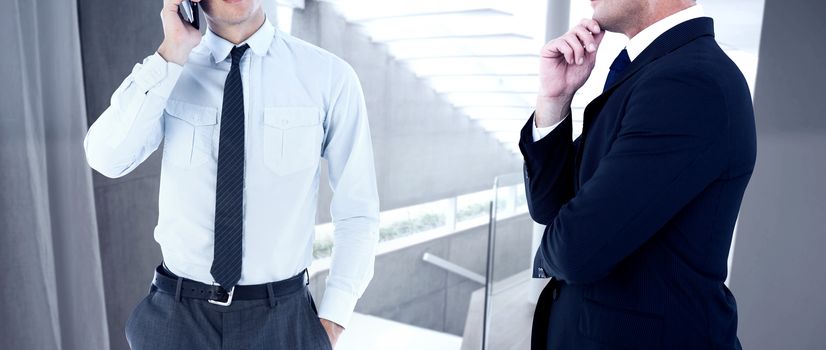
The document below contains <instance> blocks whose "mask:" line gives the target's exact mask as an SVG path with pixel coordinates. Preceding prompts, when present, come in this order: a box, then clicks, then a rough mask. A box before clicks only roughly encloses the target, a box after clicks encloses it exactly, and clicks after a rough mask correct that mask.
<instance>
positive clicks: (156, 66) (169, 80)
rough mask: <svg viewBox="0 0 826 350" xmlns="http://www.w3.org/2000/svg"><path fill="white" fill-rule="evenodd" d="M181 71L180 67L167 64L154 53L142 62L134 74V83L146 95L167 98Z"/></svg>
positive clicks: (174, 64) (175, 64) (170, 63)
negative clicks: (141, 65)
mask: <svg viewBox="0 0 826 350" xmlns="http://www.w3.org/2000/svg"><path fill="white" fill-rule="evenodd" d="M182 71H183V67H182V66H181V65H179V64H177V63H172V62H167V61H166V60H165V59H164V58H163V57H161V55H160V54H158V53H157V52H155V54H153V55H152V56H149V57H147V58H146V59H144V60H143V67H141V69H140V71H138V72H136V73H135V83H136V84H138V86H140V88H141V90H143V91H144V92H146V93H149V92H151V93H152V94H153V95H157V96H160V97H163V98H168V97H169V94H170V93H172V89H173V88H174V87H175V83H177V82H178V77H180V76H181V72H182Z"/></svg>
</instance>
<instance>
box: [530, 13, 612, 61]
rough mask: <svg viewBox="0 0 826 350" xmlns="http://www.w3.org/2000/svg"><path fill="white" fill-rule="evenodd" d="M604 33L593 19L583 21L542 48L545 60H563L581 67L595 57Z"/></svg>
mask: <svg viewBox="0 0 826 350" xmlns="http://www.w3.org/2000/svg"><path fill="white" fill-rule="evenodd" d="M604 36H605V31H603V30H602V28H601V27H600V26H599V23H597V22H596V21H594V20H593V19H583V20H582V21H580V23H579V24H578V25H576V26H575V27H574V28H572V29H571V30H570V31H569V32H568V33H566V34H565V35H563V36H561V37H559V38H556V39H554V40H551V41H550V42H548V43H547V44H545V46H544V47H543V48H542V52H541V55H542V57H545V58H564V59H565V62H567V63H568V64H576V65H581V64H583V63H585V62H586V61H587V60H589V59H591V60H592V59H593V57H595V53H596V52H597V50H598V49H599V45H600V43H602V38H603V37H604Z"/></svg>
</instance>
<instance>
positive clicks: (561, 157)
mask: <svg viewBox="0 0 826 350" xmlns="http://www.w3.org/2000/svg"><path fill="white" fill-rule="evenodd" d="M533 118H534V117H533V116H531V118H530V119H529V120H528V122H527V124H525V126H524V127H523V128H522V135H521V139H520V141H519V149H520V150H521V151H522V155H523V157H524V158H525V166H524V172H525V192H526V196H527V198H528V210H529V211H530V213H531V217H532V218H533V220H534V221H536V222H538V223H540V224H543V225H547V224H549V223H550V222H551V221H552V220H553V218H554V217H555V216H556V215H557V212H558V211H559V208H560V207H561V206H562V205H563V204H565V203H566V202H568V201H569V200H570V199H571V198H572V197H573V195H574V156H575V154H576V147H577V144H578V142H572V141H571V132H572V122H571V117H570V116H569V117H567V118H565V119H563V120H562V123H561V124H559V125H558V126H556V127H555V128H554V129H553V130H552V131H551V132H550V134H548V135H547V136H545V137H543V138H542V139H540V140H538V141H536V142H534V138H533V125H534V121H533Z"/></svg>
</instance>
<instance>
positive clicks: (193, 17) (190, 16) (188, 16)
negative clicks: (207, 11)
mask: <svg viewBox="0 0 826 350" xmlns="http://www.w3.org/2000/svg"><path fill="white" fill-rule="evenodd" d="M178 14H180V15H181V18H183V19H184V22H187V23H189V24H190V25H192V26H193V27H195V29H201V28H200V23H199V22H200V21H199V20H200V15H199V14H198V3H197V2H192V1H190V0H184V1H182V2H181V6H178Z"/></svg>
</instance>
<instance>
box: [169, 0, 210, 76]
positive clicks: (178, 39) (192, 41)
mask: <svg viewBox="0 0 826 350" xmlns="http://www.w3.org/2000/svg"><path fill="white" fill-rule="evenodd" d="M182 1H183V0H164V1H163V10H161V22H162V23H163V35H164V38H163V42H162V43H161V46H160V47H159V48H158V53H159V54H160V55H161V57H163V58H164V59H165V60H167V61H168V62H173V63H177V64H179V65H183V64H184V63H186V60H187V59H188V58H189V52H190V51H192V49H193V48H195V46H198V43H199V42H201V32H199V31H198V30H197V29H195V27H193V26H191V25H189V24H188V23H186V22H184V20H183V19H181V16H180V15H179V14H178V6H179V5H180V4H181V2H182ZM192 2H201V0H192Z"/></svg>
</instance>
